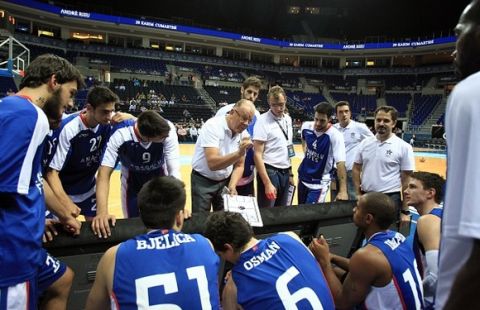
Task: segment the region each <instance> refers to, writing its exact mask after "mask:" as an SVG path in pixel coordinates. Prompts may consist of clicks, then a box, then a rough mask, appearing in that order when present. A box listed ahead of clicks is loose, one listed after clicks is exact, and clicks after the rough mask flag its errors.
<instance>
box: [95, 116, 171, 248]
mask: <svg viewBox="0 0 480 310" xmlns="http://www.w3.org/2000/svg"><path fill="white" fill-rule="evenodd" d="M179 154H180V151H179V146H178V138H177V134H176V133H175V126H174V125H173V124H172V123H171V122H169V121H167V120H165V119H164V118H163V117H161V116H160V114H158V113H157V112H155V111H145V112H142V113H140V115H139V116H138V119H137V121H136V122H134V123H131V124H129V125H128V126H126V127H122V128H120V129H117V130H116V131H115V132H114V133H113V134H112V135H111V137H110V139H109V140H108V143H107V149H106V150H105V154H104V156H103V159H102V164H101V166H100V168H99V169H98V175H97V191H96V197H97V215H96V216H95V218H94V219H93V221H92V229H93V231H94V233H95V234H96V235H98V236H99V237H100V238H102V237H104V238H107V237H108V236H110V227H109V221H112V225H114V224H115V216H113V215H111V214H109V213H108V192H109V188H110V176H111V174H112V172H113V169H114V168H115V166H116V164H117V162H118V161H120V163H121V167H122V168H121V169H122V170H121V195H122V209H123V214H124V216H125V217H126V218H130V217H137V216H138V208H137V194H138V192H139V191H140V189H141V188H142V186H143V184H145V183H146V182H147V181H148V180H150V179H151V178H153V177H155V176H162V175H171V176H174V177H176V178H178V179H180V160H179V157H180V155H179Z"/></svg>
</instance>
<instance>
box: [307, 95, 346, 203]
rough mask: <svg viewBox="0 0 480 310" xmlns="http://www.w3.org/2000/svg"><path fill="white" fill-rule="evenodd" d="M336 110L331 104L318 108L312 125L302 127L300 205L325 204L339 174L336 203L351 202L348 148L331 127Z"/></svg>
mask: <svg viewBox="0 0 480 310" xmlns="http://www.w3.org/2000/svg"><path fill="white" fill-rule="evenodd" d="M332 114H333V107H332V106H331V105H330V103H328V102H321V103H319V104H317V105H316V106H315V118H314V120H313V122H305V123H303V125H302V129H301V132H302V148H303V153H304V154H305V156H304V158H303V160H302V162H301V163H300V166H299V167H298V204H303V203H323V202H325V199H326V197H327V193H328V191H329V189H330V184H331V180H332V176H333V175H334V174H335V169H336V171H337V172H336V174H337V180H338V185H339V191H338V194H337V197H336V199H337V200H348V194H347V170H346V168H345V158H346V155H345V144H344V141H343V135H342V134H341V133H340V132H339V131H338V130H337V129H336V128H335V127H333V126H332V124H331V120H332Z"/></svg>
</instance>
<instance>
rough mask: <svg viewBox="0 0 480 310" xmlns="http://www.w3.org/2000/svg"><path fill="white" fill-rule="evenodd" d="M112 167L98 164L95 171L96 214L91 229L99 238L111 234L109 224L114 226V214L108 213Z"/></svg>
mask: <svg viewBox="0 0 480 310" xmlns="http://www.w3.org/2000/svg"><path fill="white" fill-rule="evenodd" d="M112 172H113V168H112V167H108V166H103V165H102V166H100V168H98V173H97V192H96V197H97V215H96V216H95V217H94V218H93V220H92V230H93V233H94V234H95V235H97V236H98V237H99V238H107V237H109V236H110V235H111V231H110V224H109V222H110V221H112V226H115V216H114V215H111V214H109V213H108V194H109V190H110V176H111V175H112Z"/></svg>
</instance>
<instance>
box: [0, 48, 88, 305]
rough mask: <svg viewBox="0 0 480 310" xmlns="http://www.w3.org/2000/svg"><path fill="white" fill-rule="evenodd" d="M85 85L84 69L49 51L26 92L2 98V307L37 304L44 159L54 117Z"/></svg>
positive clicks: (23, 87) (24, 85) (25, 83)
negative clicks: (82, 75)
mask: <svg viewBox="0 0 480 310" xmlns="http://www.w3.org/2000/svg"><path fill="white" fill-rule="evenodd" d="M82 86H83V80H82V77H81V74H80V72H79V71H78V70H77V69H76V68H75V67H74V66H73V65H72V64H70V63H69V62H68V61H67V60H65V59H63V58H61V57H58V56H55V55H51V54H46V55H41V56H39V57H37V58H36V59H35V60H34V61H32V62H31V63H30V65H29V66H28V68H27V69H26V71H25V75H24V77H23V79H22V81H21V83H20V91H19V92H18V93H17V94H16V95H13V96H9V97H5V98H3V99H1V100H0V123H1V124H2V130H1V131H0V253H3V254H2V255H0V266H1V267H0V296H1V304H2V307H5V308H8V309H36V306H37V300H36V297H37V296H36V295H37V268H38V267H39V266H40V265H41V264H42V263H43V261H42V260H43V257H42V251H41V238H42V234H43V231H44V226H45V198H44V194H43V180H42V171H41V160H42V155H43V145H44V140H45V137H46V136H47V134H48V131H49V123H48V119H52V120H55V121H58V120H60V119H61V117H62V114H63V112H64V111H65V109H66V108H67V107H68V106H71V105H73V98H74V97H75V94H76V92H77V88H79V87H82Z"/></svg>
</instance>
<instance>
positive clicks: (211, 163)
mask: <svg viewBox="0 0 480 310" xmlns="http://www.w3.org/2000/svg"><path fill="white" fill-rule="evenodd" d="M252 145H253V144H252V140H250V138H249V137H245V138H242V140H241V141H240V145H239V147H238V151H235V152H232V153H230V154H226V155H223V156H222V155H221V154H220V150H219V148H217V147H205V148H204V150H205V158H206V159H207V164H208V169H210V170H212V171H216V170H221V169H225V168H227V167H228V166H231V165H233V164H235V163H236V162H238V161H239V160H240V159H242V158H244V156H245V152H246V151H247V150H248V149H249V148H251V147H252Z"/></svg>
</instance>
